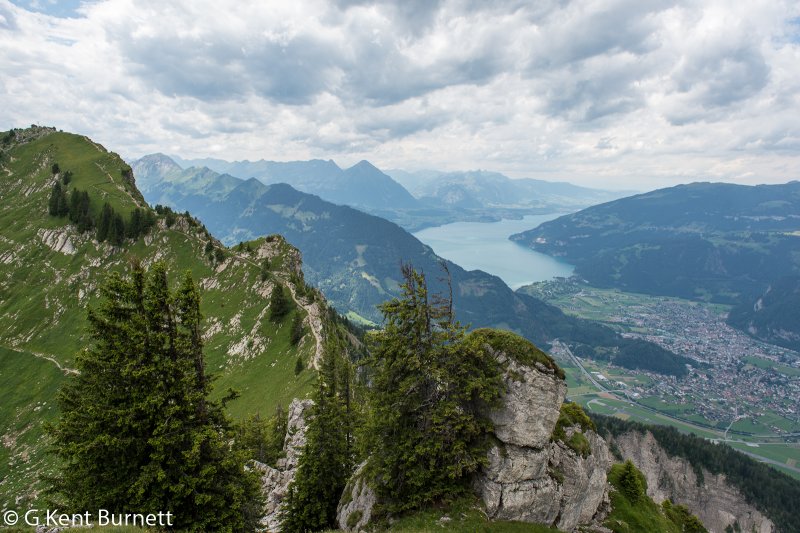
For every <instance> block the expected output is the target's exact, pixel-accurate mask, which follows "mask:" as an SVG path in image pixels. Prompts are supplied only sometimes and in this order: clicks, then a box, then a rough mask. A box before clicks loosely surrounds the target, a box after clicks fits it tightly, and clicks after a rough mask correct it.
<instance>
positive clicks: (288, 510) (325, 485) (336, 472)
mask: <svg viewBox="0 0 800 533" xmlns="http://www.w3.org/2000/svg"><path fill="white" fill-rule="evenodd" d="M341 365H349V363H347V361H345V360H344V359H343V358H342V356H341V346H340V345H339V344H338V342H336V340H335V339H330V338H329V340H328V342H327V344H326V347H325V352H324V355H323V360H322V364H321V369H320V374H319V377H318V379H317V389H316V391H315V394H314V407H313V409H312V412H311V416H310V420H309V423H308V430H307V433H306V445H305V448H304V449H303V452H302V454H301V455H300V459H299V460H298V467H297V468H298V469H297V474H296V475H295V479H294V481H293V482H292V484H291V485H290V486H289V492H288V494H287V498H286V503H285V507H284V513H283V516H282V520H281V531H283V533H305V532H308V531H321V530H324V529H328V528H332V527H335V520H336V507H337V505H338V503H339V497H340V496H341V494H342V491H343V490H344V486H345V483H346V482H347V479H348V478H349V477H350V474H351V473H352V469H353V466H352V457H350V456H349V455H348V442H349V439H350V435H351V433H352V428H351V427H350V426H349V425H348V423H347V422H348V420H347V417H346V416H345V405H347V403H349V398H347V399H346V398H345V397H344V394H345V392H344V391H343V390H342V389H341V388H340V384H341V383H340V378H341V371H340V368H341ZM348 392H349V391H348Z"/></svg>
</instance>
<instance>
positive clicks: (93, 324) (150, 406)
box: [52, 263, 261, 531]
mask: <svg viewBox="0 0 800 533" xmlns="http://www.w3.org/2000/svg"><path fill="white" fill-rule="evenodd" d="M101 292H102V295H103V301H102V303H101V305H100V307H99V308H97V309H96V310H91V311H90V313H89V324H90V328H89V333H90V336H91V339H92V342H91V344H90V346H89V347H88V348H87V349H86V350H84V351H83V352H82V353H80V354H79V355H78V357H77V359H76V364H77V366H78V368H79V370H80V373H79V374H77V375H76V376H74V377H72V378H71V379H70V380H69V381H68V382H67V383H66V385H65V386H64V387H63V388H62V390H61V392H60V394H59V406H60V409H61V418H60V420H59V422H58V423H57V425H56V426H55V427H53V428H52V435H53V438H54V444H55V452H56V454H57V456H58V457H59V458H60V459H61V465H62V466H61V471H60V475H59V477H58V478H57V481H56V483H55V486H54V492H55V493H56V495H57V496H58V497H60V499H62V500H63V505H64V506H65V508H67V509H70V510H73V511H75V512H81V511H85V510H87V509H92V510H93V509H108V510H109V511H111V512H126V511H127V512H130V511H136V512H158V511H167V510H169V511H172V512H173V514H174V516H175V518H176V523H175V525H176V527H178V528H181V529H186V530H189V531H249V530H252V529H253V528H254V526H255V523H256V521H257V519H258V515H259V513H260V509H261V508H260V505H259V504H258V499H257V493H258V487H257V479H255V478H254V476H253V475H252V474H248V473H247V472H245V471H244V468H243V464H244V457H243V456H242V454H241V453H238V452H235V451H233V450H231V448H230V445H229V442H230V439H231V438H232V437H233V432H232V429H231V426H230V423H229V422H228V420H227V418H226V417H225V415H224V413H223V411H222V407H221V405H220V404H219V403H217V402H214V401H212V400H210V399H209V394H210V390H211V384H210V379H209V378H208V376H207V375H206V373H205V369H204V361H203V345H202V332H201V330H200V320H201V315H200V310H199V303H200V298H199V292H198V291H197V287H196V286H195V284H194V282H193V280H192V278H191V276H190V275H189V274H188V273H187V274H186V276H185V277H184V278H183V282H182V283H181V285H180V287H179V288H178V290H177V291H175V292H172V291H170V289H169V286H168V283H167V275H166V270H165V268H164V266H163V264H160V263H157V264H156V265H154V266H153V267H152V268H151V270H150V272H149V273H145V272H144V270H143V269H142V267H141V266H138V265H137V266H135V267H134V269H133V273H132V276H131V278H129V279H123V278H122V277H121V276H120V275H119V274H118V273H113V274H112V275H111V277H110V279H109V281H108V282H107V283H106V284H105V286H104V287H103V288H102V289H101Z"/></svg>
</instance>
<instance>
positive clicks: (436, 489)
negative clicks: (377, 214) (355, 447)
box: [365, 265, 503, 511]
mask: <svg viewBox="0 0 800 533" xmlns="http://www.w3.org/2000/svg"><path fill="white" fill-rule="evenodd" d="M402 272H403V277H404V279H405V282H404V283H403V284H402V285H401V287H402V291H403V292H402V297H401V298H396V299H394V300H391V301H389V302H387V303H385V304H383V305H382V306H381V311H382V312H383V314H384V317H385V325H384V329H383V330H382V331H380V332H378V333H376V334H372V335H371V336H370V339H369V340H370V347H371V352H372V356H371V358H370V359H369V361H370V367H371V370H372V372H373V373H374V374H373V376H372V386H371V395H370V409H371V412H370V420H369V423H368V426H367V431H366V433H365V436H366V439H367V440H368V441H369V449H370V450H372V455H371V458H370V461H369V464H368V468H369V469H370V470H371V473H372V477H373V479H375V480H376V487H375V488H376V491H377V493H378V495H379V498H380V499H381V500H382V501H383V502H385V505H386V509H387V510H389V511H403V510H407V509H413V508H418V507H420V506H422V505H425V504H428V503H431V502H435V501H438V500H442V499H447V498H452V497H455V496H457V495H459V494H461V493H464V492H465V491H467V490H469V489H468V481H469V475H470V474H471V473H473V472H475V471H476V470H477V469H478V468H480V467H481V466H482V465H483V464H485V462H486V446H487V443H486V440H485V439H484V438H483V436H484V435H485V434H486V432H487V431H489V430H490V429H491V423H490V421H489V420H488V419H487V418H486V417H485V415H483V414H482V413H484V412H485V410H486V407H488V406H491V405H494V404H495V403H496V402H497V401H499V397H500V394H501V393H502V391H503V381H502V377H501V376H502V374H501V371H500V367H499V364H498V363H497V361H496V360H495V359H494V358H493V357H492V356H491V355H490V354H488V353H487V352H486V350H485V349H484V347H483V346H480V345H478V344H477V343H474V342H470V341H469V339H467V338H466V337H465V328H463V327H461V326H460V325H459V324H458V323H457V322H455V321H454V318H453V306H452V299H451V298H435V299H434V303H431V302H430V301H429V295H428V288H427V284H426V280H425V276H424V275H423V274H421V273H418V272H416V271H415V270H414V269H413V268H412V267H410V266H409V265H404V266H403V269H402Z"/></svg>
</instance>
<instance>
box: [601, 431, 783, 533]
mask: <svg viewBox="0 0 800 533" xmlns="http://www.w3.org/2000/svg"><path fill="white" fill-rule="evenodd" d="M614 442H615V443H616V445H617V447H618V448H619V449H620V451H621V452H622V455H623V457H625V459H630V460H631V461H633V463H634V464H635V465H636V467H637V468H638V469H639V470H641V471H642V473H643V474H644V476H645V478H646V479H647V495H648V496H650V497H651V498H652V499H653V500H654V501H655V502H656V503H661V502H663V501H664V500H666V499H668V498H669V499H670V500H672V501H673V502H674V503H678V504H681V505H685V506H686V507H688V508H689V510H690V511H691V512H692V513H693V514H695V515H697V517H698V518H699V519H700V521H701V522H702V523H703V525H704V526H705V527H706V529H708V531H709V532H710V533H723V532H724V531H725V528H726V527H727V526H732V525H733V524H734V522H739V527H740V529H741V530H742V531H756V532H757V533H771V532H773V531H775V525H774V524H773V523H772V521H771V520H769V519H768V518H767V517H765V516H764V515H762V514H761V513H760V512H759V511H758V510H757V509H756V508H755V507H753V506H752V505H750V504H748V503H747V502H746V501H745V499H744V496H743V495H742V494H741V493H740V492H739V490H738V489H737V488H736V487H733V486H731V485H730V484H728V483H727V481H726V480H725V476H724V475H722V474H719V475H714V474H712V473H710V472H708V471H707V470H703V482H702V483H701V484H700V485H699V486H698V484H697V475H696V474H695V470H694V468H692V465H691V464H690V463H689V462H688V461H687V460H685V459H683V458H681V457H672V456H670V455H669V454H667V452H666V451H665V450H664V449H663V448H662V447H661V446H660V445H659V444H658V441H656V439H655V438H654V437H653V434H652V433H650V432H649V431H648V432H646V433H639V432H638V431H629V432H627V433H624V434H623V435H621V436H618V437H614Z"/></svg>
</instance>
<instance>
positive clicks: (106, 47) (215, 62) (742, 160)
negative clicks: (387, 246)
mask: <svg viewBox="0 0 800 533" xmlns="http://www.w3.org/2000/svg"><path fill="white" fill-rule="evenodd" d="M40 4H41V5H40V9H36V10H35V11H34V10H33V9H32V8H31V4H30V3H29V2H28V3H23V2H18V3H11V2H9V1H8V0H0V127H14V126H21V125H25V124H30V123H32V122H41V123H45V124H54V125H56V126H58V127H60V128H64V129H69V130H75V131H79V132H80V133H84V134H87V135H90V136H92V137H95V138H97V139H98V140H99V141H100V142H102V143H103V144H105V145H106V146H108V147H110V148H112V149H114V150H116V151H119V152H122V153H124V154H128V155H130V156H139V155H143V154H144V153H147V152H152V151H165V152H170V153H179V154H181V155H183V156H187V157H192V156H205V155H214V156H217V157H225V158H228V159H241V158H251V159H258V158H262V157H263V158H268V159H304V158H311V157H321V158H326V159H327V158H335V159H337V160H339V161H340V162H341V163H343V164H348V163H351V162H356V161H358V160H360V159H369V160H371V161H373V162H374V163H376V164H378V165H379V166H383V167H386V168H390V167H394V168H412V169H413V168H426V167H427V168H431V167H435V168H440V169H443V170H455V169H465V168H488V169H491V170H497V171H502V172H506V173H509V174H511V175H515V176H520V177H522V176H531V177H542V178H545V179H550V178H552V179H567V180H572V181H576V182H581V183H585V184H590V185H596V186H613V185H618V186H620V187H632V186H636V187H639V188H646V187H647V185H644V184H642V183H640V182H642V180H649V181H647V182H646V183H652V184H654V186H655V185H662V184H667V183H672V182H675V181H685V180H686V179H731V180H750V181H782V180H783V181H785V180H787V179H792V178H797V174H798V170H800V154H798V139H800V125H798V124H797V123H796V120H792V117H796V116H797V115H798V111H800V109H799V108H800V97H799V96H798V95H800V81H799V80H798V79H797V76H796V65H797V64H798V62H800V43H799V42H798V41H800V40H799V39H798V38H797V35H798V31H797V27H798V24H797V21H798V20H800V7H798V6H797V5H796V3H792V2H788V1H783V0H777V1H776V0H754V1H753V2H746V3H736V4H731V3H730V2H727V1H725V0H703V1H700V2H685V1H683V0H677V1H672V2H667V1H662V0H653V1H648V2H641V1H636V0H575V1H570V0H552V1H542V2H527V1H517V0H507V1H503V0H497V1H492V2H485V1H479V0H438V1H427V0H415V1H409V2H394V1H389V0H338V1H335V2H329V1H325V0H291V1H275V2H258V1H256V0H250V1H243V2H226V1H223V0H216V1H210V0H194V1H189V0H181V1H175V2H162V1H156V0H97V1H92V2H88V1H87V2H83V3H81V4H80V5H78V3H77V2H76V1H73V2H71V3H70V4H69V5H68V6H67V7H66V8H64V10H62V11H57V10H55V8H54V7H52V6H50V4H49V3H47V2H41V3H40ZM65 17H67V18H65Z"/></svg>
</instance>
